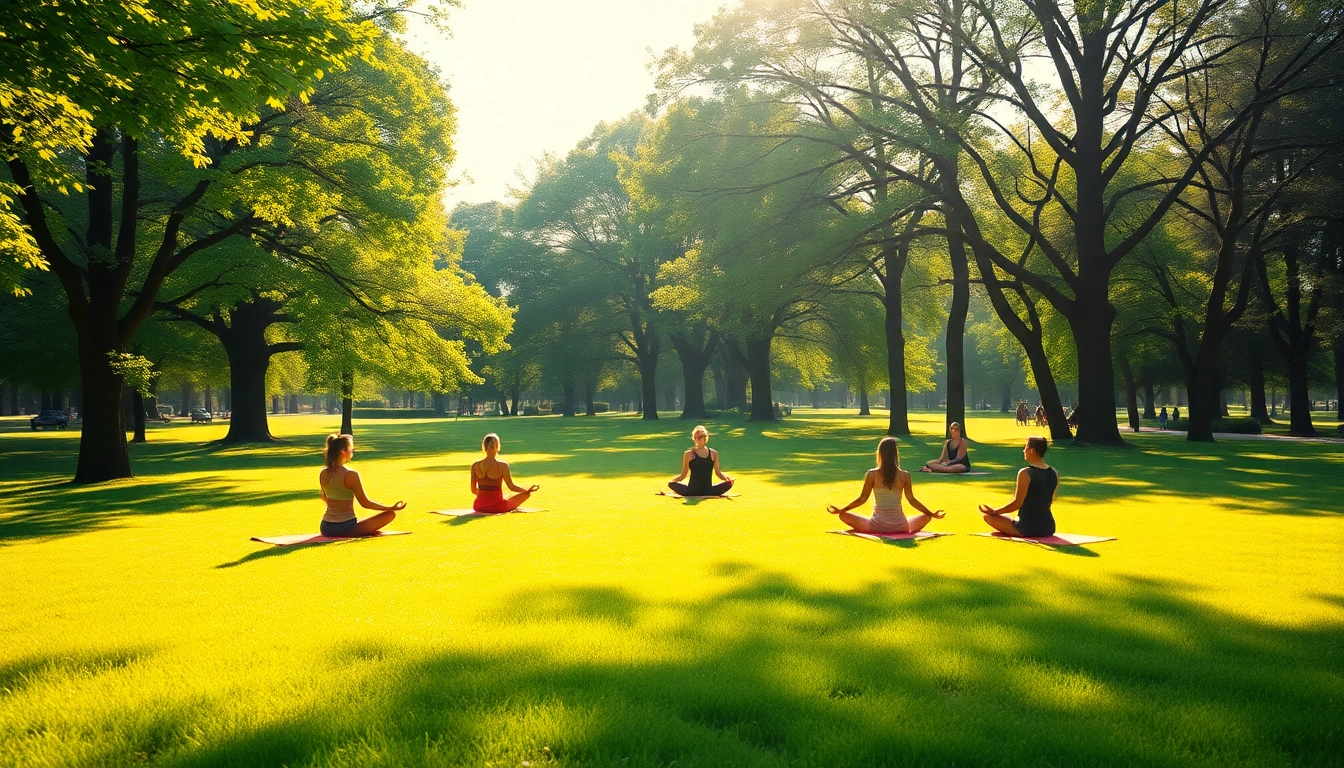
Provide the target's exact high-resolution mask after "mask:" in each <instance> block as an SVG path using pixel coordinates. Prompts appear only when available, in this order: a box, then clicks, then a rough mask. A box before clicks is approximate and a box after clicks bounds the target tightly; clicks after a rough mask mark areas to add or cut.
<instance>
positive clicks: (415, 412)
mask: <svg viewBox="0 0 1344 768" xmlns="http://www.w3.org/2000/svg"><path fill="white" fill-rule="evenodd" d="M443 415H444V414H441V413H435V411H434V409H433V408H355V409H353V410H352V411H351V413H350V418H352V419H432V418H434V417H435V416H443Z"/></svg>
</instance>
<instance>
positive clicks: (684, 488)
mask: <svg viewBox="0 0 1344 768" xmlns="http://www.w3.org/2000/svg"><path fill="white" fill-rule="evenodd" d="M667 487H668V488H671V489H672V491H673V492H674V493H676V494H677V495H679V496H722V495H723V494H725V493H727V492H728V489H729V488H732V487H733V484H732V483H719V484H718V485H712V486H710V487H709V493H696V492H695V491H692V490H691V486H689V485H687V484H685V483H668V484H667Z"/></svg>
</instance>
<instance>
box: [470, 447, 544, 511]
mask: <svg viewBox="0 0 1344 768" xmlns="http://www.w3.org/2000/svg"><path fill="white" fill-rule="evenodd" d="M481 447H482V448H484V449H485V458H484V459H481V460H480V461H478V462H476V463H475V464H472V465H471V492H472V493H473V494H475V496H476V501H475V502H474V503H472V505H471V508H472V509H474V510H476V511H477V512H512V511H513V510H515V509H517V508H518V507H520V506H522V504H523V502H525V501H527V499H528V497H530V496H531V495H532V494H534V493H536V492H537V490H538V489H540V488H541V486H540V485H534V486H532V487H531V488H523V487H521V486H519V485H517V484H516V483H514V482H513V476H512V475H510V474H509V465H508V464H505V463H504V462H502V461H500V460H499V459H497V458H495V457H496V456H498V455H499V435H496V434H495V433H493V432H491V433H490V434H488V435H486V436H485V439H484V440H482V441H481ZM506 485H507V486H508V487H509V490H511V491H513V492H514V495H513V496H510V497H509V498H507V499H506V498H504V490H503V488H504V486H506Z"/></svg>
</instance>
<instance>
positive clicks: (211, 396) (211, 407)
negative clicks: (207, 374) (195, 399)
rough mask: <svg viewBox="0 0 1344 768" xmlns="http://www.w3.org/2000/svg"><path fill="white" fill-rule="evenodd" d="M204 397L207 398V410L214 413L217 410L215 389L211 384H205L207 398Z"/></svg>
mask: <svg viewBox="0 0 1344 768" xmlns="http://www.w3.org/2000/svg"><path fill="white" fill-rule="evenodd" d="M204 399H205V410H207V411H209V412H210V413H214V412H215V391H214V389H213V388H212V387H211V386H210V385H209V384H206V385H205V398H204Z"/></svg>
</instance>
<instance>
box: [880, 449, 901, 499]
mask: <svg viewBox="0 0 1344 768" xmlns="http://www.w3.org/2000/svg"><path fill="white" fill-rule="evenodd" d="M899 467H900V453H899V452H898V451H897V450H896V438H894V437H884V438H882V442H880V443H878V444H877V469H878V473H879V474H880V475H881V477H882V487H883V488H895V487H896V470H897V469H898V468H899Z"/></svg>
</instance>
